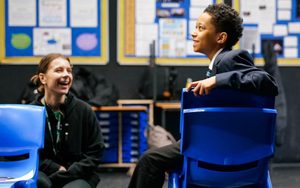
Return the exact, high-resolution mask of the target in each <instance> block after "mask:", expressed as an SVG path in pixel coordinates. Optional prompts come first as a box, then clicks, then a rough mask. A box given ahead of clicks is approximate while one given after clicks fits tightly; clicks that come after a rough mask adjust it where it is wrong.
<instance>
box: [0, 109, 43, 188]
mask: <svg viewBox="0 0 300 188" xmlns="http://www.w3.org/2000/svg"><path fill="white" fill-rule="evenodd" d="M45 117H46V116H45V108H44V107H40V106H34V105H23V104H0V130H1V131H0V140H1V141H0V187H4V186H11V187H35V186H36V185H35V184H36V178H37V173H38V150H39V149H40V148H43V147H44V134H45Z"/></svg>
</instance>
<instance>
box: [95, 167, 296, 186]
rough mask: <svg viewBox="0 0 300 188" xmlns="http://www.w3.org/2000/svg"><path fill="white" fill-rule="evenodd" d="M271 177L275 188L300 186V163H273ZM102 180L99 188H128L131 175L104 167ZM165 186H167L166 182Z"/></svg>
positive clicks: (101, 174) (120, 170) (101, 175)
mask: <svg viewBox="0 0 300 188" xmlns="http://www.w3.org/2000/svg"><path fill="white" fill-rule="evenodd" d="M270 173H271V179H272V184H273V188H299V187H300V164H298V163H296V164H295V163H291V164H272V165H271V170H270ZM100 177H101V182H100V183H99V185H98V186H97V188H126V187H127V186H128V183H129V180H130V176H129V175H127V169H102V170H101V171H100ZM163 188H167V184H166V183H165V185H164V187H163Z"/></svg>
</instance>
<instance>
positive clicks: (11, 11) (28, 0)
mask: <svg viewBox="0 0 300 188" xmlns="http://www.w3.org/2000/svg"><path fill="white" fill-rule="evenodd" d="M36 12H37V10H36V1H35V0H9V1H8V26H36Z"/></svg>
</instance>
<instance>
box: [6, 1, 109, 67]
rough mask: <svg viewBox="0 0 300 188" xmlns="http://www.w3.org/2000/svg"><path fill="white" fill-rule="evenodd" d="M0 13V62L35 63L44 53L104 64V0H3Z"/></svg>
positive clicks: (105, 25) (81, 61)
mask: <svg viewBox="0 0 300 188" xmlns="http://www.w3.org/2000/svg"><path fill="white" fill-rule="evenodd" d="M0 10H1V13H0V21H1V22H0V23H1V28H0V39H1V40H0V47H1V48H0V62H1V63H8V64H15V63H21V64H22V63H24V64H27V63H37V62H38V61H39V60H40V59H41V56H44V55H46V54H48V53H61V54H64V55H66V56H68V57H70V58H71V61H72V63H74V64H106V63H107V62H108V16H107V14H108V12H107V10H108V0H84V1H82V0H4V1H0Z"/></svg>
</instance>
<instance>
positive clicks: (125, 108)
mask: <svg viewBox="0 0 300 188" xmlns="http://www.w3.org/2000/svg"><path fill="white" fill-rule="evenodd" d="M93 110H94V111H147V107H145V106H101V107H93Z"/></svg>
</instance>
